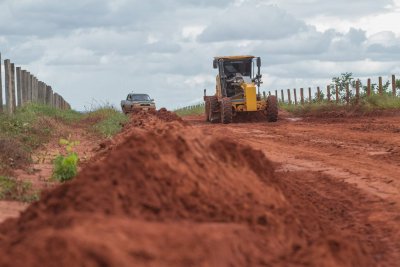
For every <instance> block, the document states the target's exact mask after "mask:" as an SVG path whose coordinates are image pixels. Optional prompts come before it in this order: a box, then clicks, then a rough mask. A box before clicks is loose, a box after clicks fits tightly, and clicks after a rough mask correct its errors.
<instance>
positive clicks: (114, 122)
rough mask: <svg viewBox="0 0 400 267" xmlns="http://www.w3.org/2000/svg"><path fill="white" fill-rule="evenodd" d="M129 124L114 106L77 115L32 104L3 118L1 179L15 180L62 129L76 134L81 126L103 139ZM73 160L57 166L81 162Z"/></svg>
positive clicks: (0, 136) (1, 131)
mask: <svg viewBox="0 0 400 267" xmlns="http://www.w3.org/2000/svg"><path fill="white" fill-rule="evenodd" d="M127 121H128V117H127V116H125V115H124V114H122V113H121V112H119V111H118V110H117V109H115V108H114V107H112V106H111V105H102V106H98V107H96V108H93V109H92V110H89V111H86V112H77V111H74V110H59V109H55V108H53V107H49V106H46V105H40V104H29V105H26V106H24V107H22V108H18V109H17V111H16V113H15V114H14V115H7V114H0V175H3V176H7V175H8V176H12V173H13V170H15V169H22V168H25V167H27V166H28V165H29V164H30V163H32V159H31V155H32V153H33V152H34V151H35V150H36V149H38V148H39V147H41V146H42V145H43V144H45V143H47V142H49V141H50V139H51V138H54V137H56V136H55V134H58V135H61V134H63V132H62V131H64V130H63V129H69V128H70V129H71V131H73V127H75V126H76V125H79V126H80V127H85V128H86V129H87V130H88V131H89V132H92V133H93V134H96V135H99V137H100V138H104V137H111V136H113V135H114V134H116V133H117V132H119V131H120V130H121V128H122V125H123V124H124V123H125V122H127ZM66 134H67V133H65V135H66ZM72 159H73V156H70V157H69V158H67V159H62V160H61V158H59V159H58V160H57V162H58V164H59V165H60V166H61V165H63V164H64V165H65V164H67V165H68V164H70V163H71V162H73V163H74V164H75V161H76V162H77V161H78V160H75V159H74V160H72ZM61 169H62V168H61V167H60V168H59V171H60V170H61ZM67 169H68V168H67ZM61 172H62V170H61ZM61 176H62V175H61ZM59 179H60V180H64V179H65V178H64V177H61V178H59Z"/></svg>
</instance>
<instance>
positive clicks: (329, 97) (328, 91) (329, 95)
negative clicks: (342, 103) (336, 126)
mask: <svg viewBox="0 0 400 267" xmlns="http://www.w3.org/2000/svg"><path fill="white" fill-rule="evenodd" d="M326 93H327V96H328V102H331V87H330V86H329V85H327V86H326Z"/></svg>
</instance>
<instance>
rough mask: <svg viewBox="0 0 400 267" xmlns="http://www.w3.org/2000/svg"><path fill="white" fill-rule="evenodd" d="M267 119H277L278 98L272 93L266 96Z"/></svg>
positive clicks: (273, 120) (271, 120)
mask: <svg viewBox="0 0 400 267" xmlns="http://www.w3.org/2000/svg"><path fill="white" fill-rule="evenodd" d="M267 120H268V122H276V121H278V99H277V98H276V96H273V95H271V96H268V98H267Z"/></svg>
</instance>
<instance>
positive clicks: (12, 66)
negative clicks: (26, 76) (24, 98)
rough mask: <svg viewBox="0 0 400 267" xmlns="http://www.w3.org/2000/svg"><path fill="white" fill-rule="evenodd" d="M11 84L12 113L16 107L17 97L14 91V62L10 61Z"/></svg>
mask: <svg viewBox="0 0 400 267" xmlns="http://www.w3.org/2000/svg"><path fill="white" fill-rule="evenodd" d="M11 86H12V92H11V93H12V94H11V95H12V106H13V113H15V110H16V109H17V102H16V100H17V97H16V94H15V93H16V91H15V64H14V63H11Z"/></svg>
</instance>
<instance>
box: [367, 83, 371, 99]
mask: <svg viewBox="0 0 400 267" xmlns="http://www.w3.org/2000/svg"><path fill="white" fill-rule="evenodd" d="M367 96H371V79H368V81H367Z"/></svg>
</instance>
